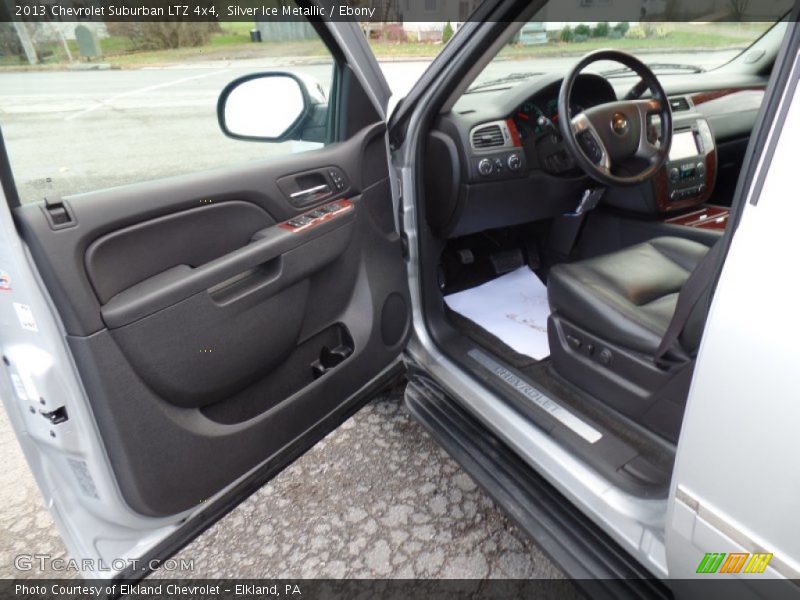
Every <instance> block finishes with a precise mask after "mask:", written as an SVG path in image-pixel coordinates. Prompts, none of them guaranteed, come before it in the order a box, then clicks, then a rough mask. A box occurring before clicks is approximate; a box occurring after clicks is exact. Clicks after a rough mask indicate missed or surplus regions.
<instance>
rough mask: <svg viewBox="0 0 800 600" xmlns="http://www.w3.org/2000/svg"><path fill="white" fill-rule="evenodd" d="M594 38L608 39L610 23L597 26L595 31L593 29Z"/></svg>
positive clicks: (604, 22)
mask: <svg viewBox="0 0 800 600" xmlns="http://www.w3.org/2000/svg"><path fill="white" fill-rule="evenodd" d="M592 37H596V38H604V37H608V22H606V21H603V22H601V23H598V24H597V25H595V27H594V29H592Z"/></svg>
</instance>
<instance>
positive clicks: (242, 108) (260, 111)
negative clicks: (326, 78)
mask: <svg viewBox="0 0 800 600" xmlns="http://www.w3.org/2000/svg"><path fill="white" fill-rule="evenodd" d="M320 94H321V95H322V97H320ZM324 102H325V98H324V93H323V92H322V91H321V89H320V88H319V86H318V85H315V86H312V92H309V88H308V87H307V86H306V84H305V82H304V81H303V80H302V79H300V78H299V77H298V76H296V75H294V74H292V73H279V72H275V73H257V74H254V75H247V76H245V77H241V78H239V79H236V80H234V81H232V82H231V83H229V84H228V85H227V86H226V87H225V89H224V90H222V93H221V94H220V97H219V102H218V104H217V118H218V119H219V126H220V127H221V128H222V131H223V133H225V135H227V136H229V137H232V138H235V139H240V140H254V141H264V142H281V141H284V140H288V139H299V137H300V136H299V135H297V134H298V133H299V132H300V130H302V129H303V126H304V123H305V121H306V120H307V119H308V117H309V116H310V115H311V113H312V112H313V109H314V108H315V106H316V105H318V104H320V103H324Z"/></svg>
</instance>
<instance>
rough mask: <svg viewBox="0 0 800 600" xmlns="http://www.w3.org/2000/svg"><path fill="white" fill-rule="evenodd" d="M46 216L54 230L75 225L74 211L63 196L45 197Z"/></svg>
mask: <svg viewBox="0 0 800 600" xmlns="http://www.w3.org/2000/svg"><path fill="white" fill-rule="evenodd" d="M44 214H45V216H46V217H47V222H48V223H50V227H51V228H52V229H64V228H65V227H71V226H73V225H75V220H74V219H73V218H72V210H71V209H70V207H69V205H68V204H67V203H66V202H65V201H64V200H63V199H62V198H61V196H53V197H45V199H44Z"/></svg>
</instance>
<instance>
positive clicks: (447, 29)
mask: <svg viewBox="0 0 800 600" xmlns="http://www.w3.org/2000/svg"><path fill="white" fill-rule="evenodd" d="M451 37H453V26H452V25H451V24H450V21H448V22H447V23H445V24H444V29H443V30H442V42H443V43H445V44H446V43H447V42H449V41H450V38H451Z"/></svg>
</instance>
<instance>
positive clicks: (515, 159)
mask: <svg viewBox="0 0 800 600" xmlns="http://www.w3.org/2000/svg"><path fill="white" fill-rule="evenodd" d="M521 167H522V160H521V159H520V157H519V154H512V155H511V156H509V157H508V168H509V169H511V170H512V171H519V169H520V168H521Z"/></svg>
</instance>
